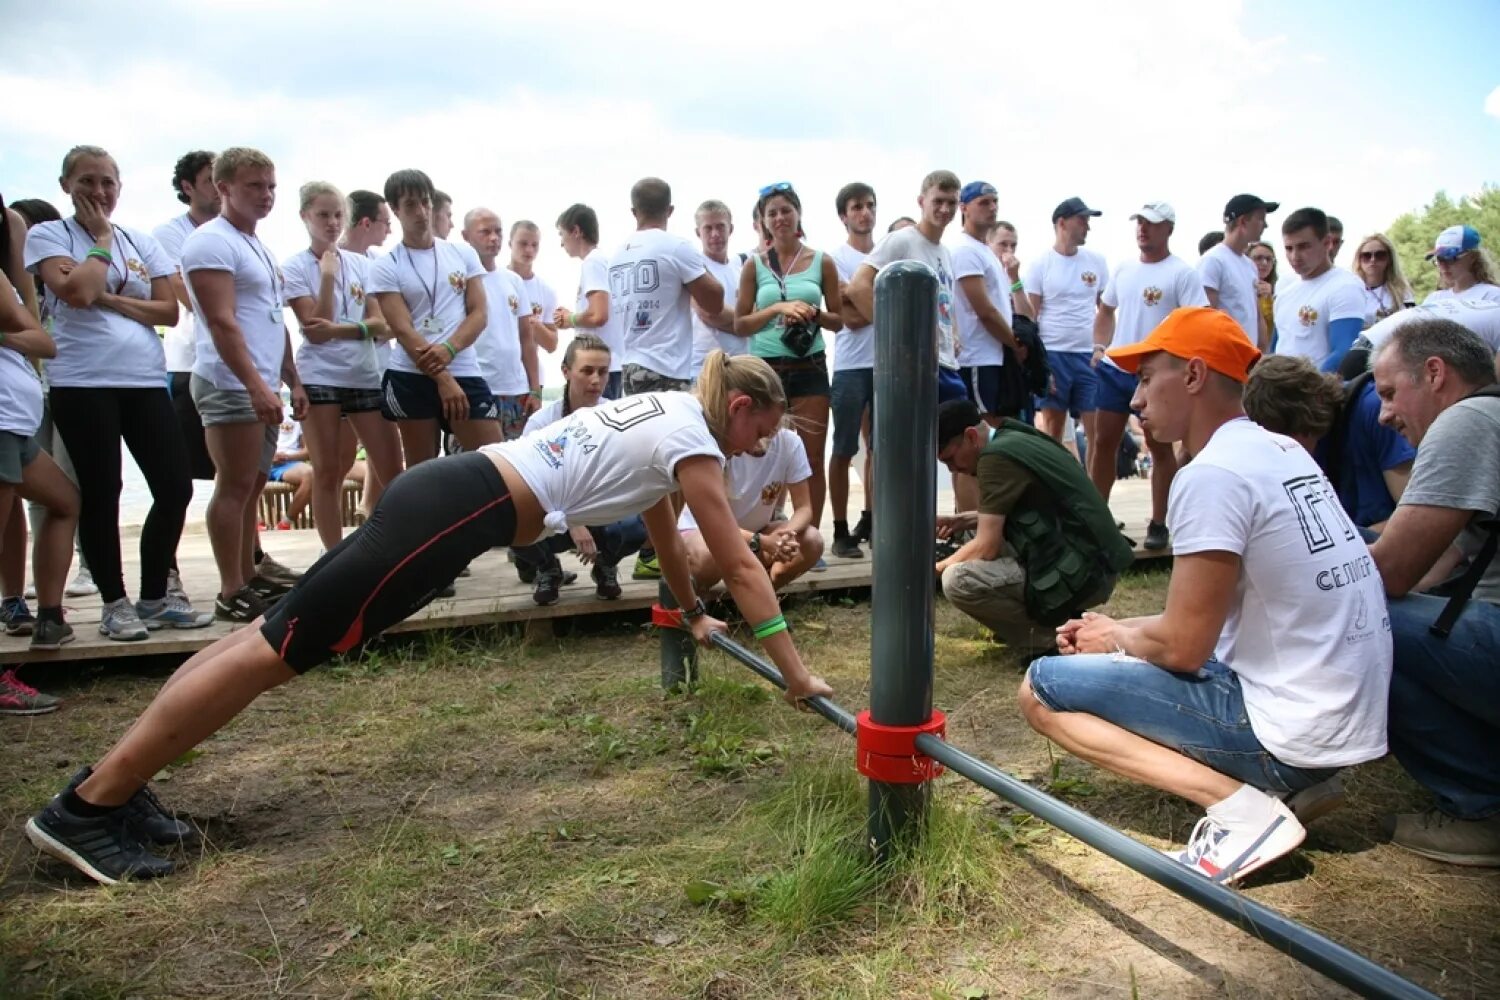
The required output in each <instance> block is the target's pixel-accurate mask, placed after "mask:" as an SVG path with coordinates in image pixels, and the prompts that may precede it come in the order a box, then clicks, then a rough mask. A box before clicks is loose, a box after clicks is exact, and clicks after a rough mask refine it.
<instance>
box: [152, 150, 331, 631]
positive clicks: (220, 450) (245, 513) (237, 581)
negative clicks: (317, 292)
mask: <svg viewBox="0 0 1500 1000" xmlns="http://www.w3.org/2000/svg"><path fill="white" fill-rule="evenodd" d="M213 176H214V185H215V186H216V187H217V188H218V190H219V196H220V198H221V199H222V200H223V214H222V215H220V216H218V217H217V218H214V219H210V220H209V221H208V222H205V223H204V224H203V225H201V226H199V227H198V228H197V229H195V230H194V231H193V233H192V235H191V236H189V237H188V238H187V239H186V240H185V241H184V242H183V244H182V263H181V269H182V272H183V274H184V275H185V276H186V278H187V286H188V300H189V301H190V302H191V303H192V309H193V314H194V315H195V316H196V317H198V319H199V322H198V323H196V324H195V344H196V357H195V358H194V361H193V374H192V378H191V379H190V380H189V382H190V390H191V392H192V394H193V402H194V403H195V404H196V405H197V407H198V414H199V416H200V417H201V418H202V420H203V435H204V439H205V441H206V443H207V445H208V453H209V455H210V456H211V457H212V458H213V463H214V469H215V470H216V475H215V477H214V495H213V499H212V500H210V501H209V504H208V511H207V521H208V539H209V543H210V544H211V545H212V547H213V551H214V562H215V563H217V564H218V569H219V594H218V599H217V600H216V602H215V605H214V614H215V616H216V617H218V618H220V619H222V620H225V621H232V622H252V621H254V620H255V619H256V618H258V617H260V615H261V614H263V613H264V612H265V610H266V607H267V605H266V603H265V602H266V599H267V598H268V597H270V596H274V594H275V593H277V592H278V590H282V589H284V588H280V587H277V586H268V585H267V584H268V583H269V581H266V580H264V579H260V578H257V576H256V559H255V550H256V530H255V526H256V501H257V500H258V499H259V497H260V491H261V488H262V487H264V486H265V484H266V474H267V473H268V472H269V471H270V469H271V460H272V458H273V457H274V455H275V452H276V434H277V429H278V428H279V427H280V426H281V420H282V401H281V395H280V393H279V392H278V389H279V387H280V385H281V383H283V382H285V383H286V384H287V385H288V386H290V387H291V404H292V414H293V416H294V417H295V418H296V419H298V420H300V419H302V417H303V415H305V414H306V412H307V394H306V393H305V392H304V391H303V389H302V380H301V378H299V377H298V375H297V368H296V365H295V364H294V362H293V357H292V349H291V334H290V333H289V332H288V331H287V327H286V282H285V280H284V279H283V277H282V274H281V269H280V267H278V266H277V264H276V256H275V254H273V253H272V252H271V251H270V250H269V249H268V248H267V247H265V246H264V245H263V244H262V243H261V241H260V237H258V236H257V235H256V233H255V227H256V223H258V222H259V221H260V220H262V219H264V218H265V217H266V216H268V215H270V214H271V207H272V206H273V205H274V204H275V203H276V168H275V166H274V165H273V164H272V163H271V160H270V157H268V156H266V155H265V154H264V153H262V152H260V151H258V150H254V149H245V148H234V149H226V150H225V151H224V152H222V153H220V154H219V155H218V157H217V158H216V159H215V160H214V168H213Z"/></svg>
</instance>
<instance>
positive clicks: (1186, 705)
mask: <svg viewBox="0 0 1500 1000" xmlns="http://www.w3.org/2000/svg"><path fill="white" fill-rule="evenodd" d="M1026 676H1027V678H1028V679H1029V680H1030V682H1031V690H1032V691H1033V692H1035V694H1036V696H1037V699H1038V700H1039V701H1041V703H1042V704H1043V705H1046V706H1047V707H1048V708H1050V709H1052V710H1053V711H1054V712H1083V713H1085V714H1088V715H1092V716H1096V717H1097V718H1100V719H1103V720H1105V721H1106V722H1112V723H1114V724H1115V725H1117V726H1119V727H1120V728H1121V729H1124V730H1126V731H1128V732H1132V733H1135V734H1136V735H1137V736H1142V737H1144V738H1146V739H1148V740H1150V741H1151V742H1153V743H1160V744H1161V745H1162V746H1164V747H1167V748H1168V749H1171V750H1176V751H1177V752H1178V753H1180V754H1182V755H1183V756H1185V757H1191V758H1192V759H1193V760H1196V761H1197V762H1198V763H1200V764H1202V765H1204V766H1205V767H1210V768H1212V769H1214V770H1215V771H1218V772H1219V773H1220V774H1227V775H1229V776H1230V777H1231V778H1238V779H1239V780H1240V781H1243V782H1244V783H1245V784H1247V785H1250V786H1251V787H1253V788H1259V789H1261V790H1262V791H1266V792H1272V793H1275V794H1286V793H1288V792H1298V791H1301V790H1302V789H1304V788H1307V787H1309V786H1311V785H1316V784H1317V783H1318V782H1320V781H1324V780H1326V779H1327V778H1330V777H1332V776H1333V775H1334V774H1335V773H1336V772H1337V771H1338V768H1316V767H1293V766H1292V765H1291V764H1286V763H1283V762H1282V761H1280V760H1277V759H1276V757H1275V755H1273V754H1272V753H1271V752H1270V751H1269V750H1267V749H1266V748H1265V747H1264V746H1262V745H1261V742H1260V740H1259V739H1258V738H1256V735H1255V731H1254V730H1253V729H1251V728H1250V717H1249V715H1247V714H1246V713H1245V699H1244V696H1243V694H1242V693H1241V691H1240V679H1239V675H1237V674H1236V673H1235V672H1234V671H1233V670H1230V669H1229V668H1228V667H1226V666H1224V664H1222V663H1220V662H1218V661H1217V660H1209V661H1208V662H1207V663H1205V664H1204V665H1203V667H1202V668H1201V669H1200V670H1199V671H1198V672H1197V673H1196V674H1186V673H1179V672H1176V671H1172V670H1166V669H1164V668H1162V667H1158V666H1156V665H1155V664H1154V663H1147V662H1146V661H1144V660H1137V659H1135V658H1133V657H1121V658H1116V656H1115V655H1114V654H1110V653H1097V654H1080V655H1075V656H1044V657H1042V658H1040V659H1038V660H1033V661H1032V663H1031V668H1030V669H1029V670H1027V672H1026Z"/></svg>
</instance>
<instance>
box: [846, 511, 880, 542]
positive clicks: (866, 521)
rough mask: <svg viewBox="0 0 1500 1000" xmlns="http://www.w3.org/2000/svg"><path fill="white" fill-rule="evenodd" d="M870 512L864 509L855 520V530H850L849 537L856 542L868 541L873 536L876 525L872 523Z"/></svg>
mask: <svg viewBox="0 0 1500 1000" xmlns="http://www.w3.org/2000/svg"><path fill="white" fill-rule="evenodd" d="M870 521H871V518H870V512H869V511H862V512H861V513H860V515H859V520H858V521H855V522H854V530H853V531H851V532H849V537H850V538H852V539H854V540H855V541H856V542H868V541H869V540H870V539H871V538H872V537H873V534H872V533H873V532H874V530H875V527H874V525H872V524H871V523H870Z"/></svg>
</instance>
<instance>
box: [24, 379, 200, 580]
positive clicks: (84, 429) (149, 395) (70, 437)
mask: <svg viewBox="0 0 1500 1000" xmlns="http://www.w3.org/2000/svg"><path fill="white" fill-rule="evenodd" d="M51 403H52V425H53V427H54V428H55V429H56V431H57V433H58V434H61V435H62V440H63V443H64V444H65V445H67V446H68V455H69V456H70V457H71V458H72V459H73V469H74V471H75V472H76V473H77V476H78V493H79V497H80V499H81V501H82V506H81V508H80V510H79V514H78V540H79V542H80V543H81V544H82V546H83V556H84V558H85V559H87V560H88V564H89V569H90V571H91V572H92V573H93V574H94V582H95V583H96V584H98V585H99V596H100V597H101V598H102V599H103V600H104V601H105V602H109V601H118V600H119V599H120V598H122V597H124V596H125V571H124V569H123V567H122V566H121V561H120V485H121V483H120V465H121V460H120V441H121V440H122V439H123V440H124V442H125V446H126V447H127V448H129V449H130V454H131V457H132V458H134V459H135V464H136V465H137V466H139V467H140V470H141V474H142V475H143V476H145V477H146V486H147V487H148V488H149V489H150V490H151V510H150V512H149V513H147V515H146V523H145V524H144V525H142V527H141V588H140V590H139V592H138V593H137V595H136V596H137V597H138V598H139V599H140V600H143V601H154V600H157V599H159V598H161V597H163V596H165V594H166V592H167V570H168V569H169V568H170V567H171V565H172V559H173V557H174V556H175V555H176V552H177V541H178V539H179V538H181V537H182V522H183V519H184V518H185V517H186V516H187V508H188V503H189V502H190V501H191V500H192V499H193V482H192V480H191V479H189V478H188V466H187V461H188V460H187V446H186V445H185V444H183V440H182V430H181V428H179V427H178V426H177V418H176V416H175V415H174V414H173V412H172V400H171V399H170V397H168V395H167V390H166V388H165V386H164V387H162V388H160V389H82V388H66V387H63V386H53V387H52V390H51Z"/></svg>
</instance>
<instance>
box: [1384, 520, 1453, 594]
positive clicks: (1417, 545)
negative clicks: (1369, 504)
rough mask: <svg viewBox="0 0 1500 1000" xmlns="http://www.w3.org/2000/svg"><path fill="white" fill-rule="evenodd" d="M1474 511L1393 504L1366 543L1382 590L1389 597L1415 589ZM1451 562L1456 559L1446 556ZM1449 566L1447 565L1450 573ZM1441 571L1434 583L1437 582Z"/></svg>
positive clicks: (1440, 578) (1450, 545) (1439, 579)
mask: <svg viewBox="0 0 1500 1000" xmlns="http://www.w3.org/2000/svg"><path fill="white" fill-rule="evenodd" d="M1473 515H1474V511H1471V510H1460V509H1458V508H1456V507H1432V506H1428V505H1426V504H1402V505H1401V506H1399V507H1397V508H1396V512H1395V513H1394V514H1392V515H1391V517H1390V520H1388V521H1387V522H1386V524H1385V530H1384V531H1382V532H1381V533H1380V537H1379V538H1378V539H1376V540H1375V541H1374V542H1373V543H1372V544H1371V545H1370V557H1371V558H1372V559H1374V560H1375V567H1376V569H1378V570H1380V579H1381V580H1382V581H1383V582H1384V583H1385V592H1386V594H1387V595H1388V596H1390V597H1405V596H1406V595H1407V594H1409V593H1411V592H1412V591H1414V590H1417V589H1418V588H1419V586H1420V585H1421V584H1422V583H1424V582H1425V580H1426V578H1427V577H1429V576H1431V575H1434V574H1433V572H1432V571H1433V569H1434V567H1436V566H1438V565H1439V561H1440V560H1443V559H1444V557H1445V556H1446V555H1447V552H1448V550H1449V549H1451V548H1452V547H1453V542H1454V539H1456V538H1458V535H1459V533H1460V532H1461V531H1463V529H1464V526H1465V525H1467V524H1468V523H1469V519H1470V518H1471V517H1472V516H1473ZM1448 561H1449V562H1450V563H1451V564H1454V565H1456V560H1454V559H1453V558H1452V557H1451V556H1449V557H1448ZM1451 571H1452V566H1451V565H1450V566H1449V567H1448V573H1451ZM1448 573H1444V574H1443V575H1442V576H1441V577H1439V578H1438V579H1437V580H1434V581H1433V582H1434V583H1437V582H1441V580H1442V579H1445V578H1446V577H1447V575H1448Z"/></svg>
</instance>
